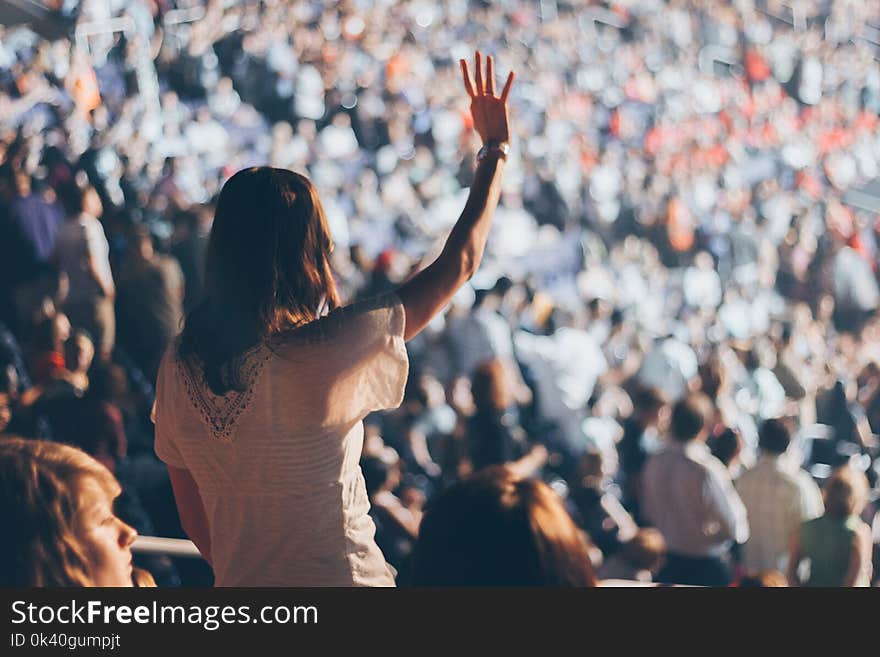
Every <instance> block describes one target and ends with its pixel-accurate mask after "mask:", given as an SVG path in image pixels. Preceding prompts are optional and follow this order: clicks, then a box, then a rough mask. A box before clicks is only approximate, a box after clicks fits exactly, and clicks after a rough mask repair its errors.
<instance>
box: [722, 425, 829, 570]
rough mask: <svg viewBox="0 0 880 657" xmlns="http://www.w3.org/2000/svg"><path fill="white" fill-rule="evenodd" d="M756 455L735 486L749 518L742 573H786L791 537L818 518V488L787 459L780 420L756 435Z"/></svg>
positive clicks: (786, 436)
mask: <svg viewBox="0 0 880 657" xmlns="http://www.w3.org/2000/svg"><path fill="white" fill-rule="evenodd" d="M758 441H759V442H758V446H759V447H760V449H761V455H760V456H759V458H758V462H757V463H756V464H755V466H754V467H753V468H752V469H751V470H748V471H746V472H744V473H743V474H742V475H741V476H740V478H739V480H738V481H737V483H736V488H737V491H738V492H739V495H740V497H741V498H742V501H743V504H745V507H746V511H747V512H748V518H749V529H750V536H749V540H748V541H747V542H746V544H745V546H744V547H745V549H744V553H743V565H744V567H745V569H746V572H750V573H755V572H761V571H764V570H779V571H781V572H785V570H786V568H787V567H788V549H789V547H790V545H791V538H792V536H793V535H794V533H795V532H796V531H798V528H799V527H800V525H801V523H802V522H803V521H805V520H810V519H812V518H816V517H818V516H820V515H822V497H821V495H820V493H819V487H818V486H816V483H815V482H814V481H813V479H812V477H810V475H809V474H807V473H806V472H804V471H803V470H800V469H799V468H798V467H797V463H795V462H793V461H792V460H791V459H789V458H787V457H786V455H787V453H788V448H789V444H790V442H791V435H790V434H789V431H788V428H787V427H786V426H785V424H784V423H783V422H782V421H781V420H766V421H765V422H764V423H763V424H762V425H761V427H760V430H759V432H758Z"/></svg>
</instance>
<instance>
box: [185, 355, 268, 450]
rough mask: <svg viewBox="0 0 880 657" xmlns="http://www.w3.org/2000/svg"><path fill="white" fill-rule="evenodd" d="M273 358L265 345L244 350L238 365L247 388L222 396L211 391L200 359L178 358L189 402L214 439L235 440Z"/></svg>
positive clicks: (242, 380)
mask: <svg viewBox="0 0 880 657" xmlns="http://www.w3.org/2000/svg"><path fill="white" fill-rule="evenodd" d="M271 356H272V351H271V349H269V348H268V345H266V344H265V343H264V342H260V343H259V344H257V345H255V346H253V347H251V348H250V349H248V350H247V351H245V352H244V353H243V354H242V355H241V356H240V357H239V358H238V359H237V361H238V362H237V363H236V366H237V367H238V368H239V371H240V380H241V382H242V383H243V384H244V389H243V390H230V391H228V392H227V393H225V394H223V395H216V394H214V393H213V392H212V391H211V388H210V387H209V386H208V381H207V379H206V378H205V369H204V367H203V366H202V364H201V363H200V362H199V361H198V359H195V358H187V359H181V358H178V359H177V369H178V371H179V373H180V377H181V378H182V379H183V382H184V386H185V387H186V394H187V396H188V397H189V400H190V403H192V405H193V408H195V410H196V412H197V413H198V414H199V416H200V417H201V418H202V421H203V422H204V423H205V425H206V426H207V427H208V430H209V431H210V432H211V434H212V435H213V436H214V438H216V439H218V440H222V441H224V442H229V441H231V440H232V432H233V430H234V429H235V426H236V424H238V420H239V418H241V416H242V415H243V414H244V413H245V412H246V411H247V410H248V409H249V408H250V406H251V402H252V401H253V399H254V393H255V389H256V383H257V379H258V378H259V376H260V372H261V371H262V370H263V367H264V366H265V364H266V363H267V362H268V361H269V359H270V358H271Z"/></svg>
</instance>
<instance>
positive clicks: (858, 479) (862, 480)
mask: <svg viewBox="0 0 880 657" xmlns="http://www.w3.org/2000/svg"><path fill="white" fill-rule="evenodd" d="M869 489H870V486H869V485H868V479H867V477H865V475H864V474H863V473H861V472H859V471H858V470H856V469H855V468H853V467H851V466H848V465H845V466H843V467H841V468H838V469H837V470H835V471H834V472H833V473H832V474H831V476H830V477H828V481H826V482H825V486H824V487H823V493H824V497H825V513H827V514H828V515H830V516H836V517H841V518H846V517H847V516H851V515H853V514H859V513H861V512H862V509H864V508H865V504H867V502H868V491H869Z"/></svg>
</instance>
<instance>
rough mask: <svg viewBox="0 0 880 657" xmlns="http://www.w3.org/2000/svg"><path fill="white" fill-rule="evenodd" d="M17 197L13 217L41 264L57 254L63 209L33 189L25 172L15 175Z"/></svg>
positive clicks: (13, 205) (13, 204)
mask: <svg viewBox="0 0 880 657" xmlns="http://www.w3.org/2000/svg"><path fill="white" fill-rule="evenodd" d="M15 186H16V190H15V191H16V197H15V199H14V200H13V201H12V202H11V203H10V209H11V210H12V214H13V217H14V218H15V220H16V221H17V222H18V225H19V227H20V229H21V232H22V233H23V234H24V235H25V236H26V237H27V240H28V242H29V243H30V244H31V246H32V247H33V250H34V253H35V254H36V256H37V259H38V261H39V262H41V263H45V262H47V261H48V260H49V258H50V257H51V256H52V254H53V253H54V251H55V239H56V237H57V235H58V230H59V229H60V228H61V226H62V224H63V223H64V212H63V211H62V209H61V207H60V206H59V205H58V204H57V203H55V202H50V201H49V200H47V199H46V198H45V197H44V196H43V195H41V194H38V193H35V192H34V191H33V190H32V189H31V178H30V176H29V175H28V174H27V173H26V172H25V171H16V172H15Z"/></svg>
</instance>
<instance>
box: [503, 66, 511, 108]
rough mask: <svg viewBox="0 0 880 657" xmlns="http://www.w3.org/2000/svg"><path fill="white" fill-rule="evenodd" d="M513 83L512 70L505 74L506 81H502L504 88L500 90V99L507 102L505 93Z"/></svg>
mask: <svg viewBox="0 0 880 657" xmlns="http://www.w3.org/2000/svg"><path fill="white" fill-rule="evenodd" d="M512 84H513V71H511V72H510V75H508V76H507V82H505V83H504V89H503V90H502V91H501V101H502V102H507V95H508V94H509V93H510V87H511V85H512Z"/></svg>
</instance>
